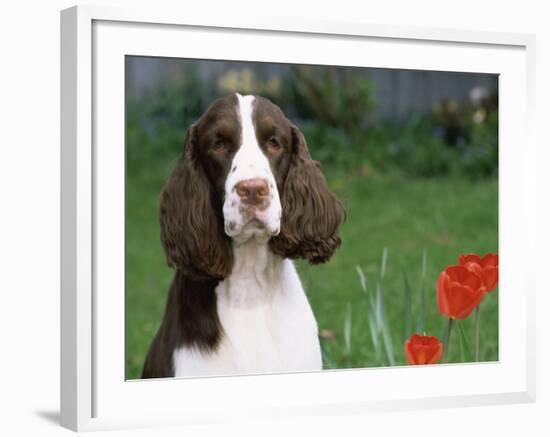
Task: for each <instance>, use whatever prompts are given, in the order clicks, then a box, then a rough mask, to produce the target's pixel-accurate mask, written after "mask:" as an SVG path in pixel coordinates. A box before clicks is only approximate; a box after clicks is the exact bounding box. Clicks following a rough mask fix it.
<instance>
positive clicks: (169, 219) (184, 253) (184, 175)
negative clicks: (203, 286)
mask: <svg viewBox="0 0 550 437" xmlns="http://www.w3.org/2000/svg"><path fill="white" fill-rule="evenodd" d="M196 148H197V127H196V125H193V126H191V127H190V128H189V130H188V131H187V134H186V137H185V145H184V149H183V152H182V154H181V156H180V158H179V159H178V162H177V164H176V167H175V169H174V170H173V172H172V174H171V176H170V178H169V179H168V181H167V183H166V185H165V187H164V189H163V190H162V193H161V195H160V230H161V241H162V245H163V247H164V251H165V253H166V261H167V263H168V265H169V266H170V267H173V268H176V269H178V270H180V271H182V272H183V273H185V274H186V275H187V276H189V277H192V278H195V279H204V278H212V277H214V278H220V279H221V278H225V277H226V276H227V275H228V274H229V273H230V271H231V268H232V265H233V251H232V248H231V240H230V239H229V237H227V236H226V234H225V232H224V227H223V216H222V207H221V205H214V202H215V199H214V196H213V193H212V187H211V185H210V182H209V181H208V178H207V177H206V174H205V173H204V169H203V167H202V165H201V163H200V162H199V159H198V153H197V150H196ZM218 202H219V201H218Z"/></svg>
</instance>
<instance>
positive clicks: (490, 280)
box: [458, 253, 498, 292]
mask: <svg viewBox="0 0 550 437" xmlns="http://www.w3.org/2000/svg"><path fill="white" fill-rule="evenodd" d="M458 262H459V263H460V265H463V266H464V267H466V268H467V269H468V270H470V271H471V272H474V273H475V274H477V275H478V276H479V277H480V278H481V281H482V282H483V285H484V286H485V290H486V291H487V292H490V291H493V290H494V289H495V287H496V286H497V283H498V255H497V254H496V253H488V254H487V255H485V256H484V257H483V258H482V257H480V256H479V255H476V254H475V253H470V254H468V255H460V256H459V257H458Z"/></svg>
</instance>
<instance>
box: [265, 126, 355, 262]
mask: <svg viewBox="0 0 550 437" xmlns="http://www.w3.org/2000/svg"><path fill="white" fill-rule="evenodd" d="M292 140H293V146H292V147H293V150H292V158H291V162H290V168H289V170H288V174H287V177H286V179H285V182H284V186H283V192H282V195H281V205H282V208H283V215H282V221H281V222H282V227H281V232H280V234H279V235H277V236H276V237H273V238H272V239H271V241H270V247H271V250H272V251H273V252H275V253H277V254H279V255H281V256H282V257H285V258H304V259H306V260H308V261H309V262H310V263H311V264H318V263H323V262H325V261H327V260H328V259H329V258H330V257H331V256H332V254H333V253H334V251H335V250H336V249H337V248H338V246H340V243H341V240H340V237H339V236H338V227H339V226H340V223H341V222H342V220H343V218H344V209H343V207H342V203H341V202H340V201H339V200H338V198H337V197H336V196H335V195H334V194H333V193H332V192H331V191H330V190H329V189H328V187H327V183H326V180H325V177H324V176H323V173H322V172H321V168H320V165H319V163H318V162H317V161H314V160H312V159H311V155H310V154H309V150H308V147H307V143H306V140H305V138H304V135H303V134H302V132H300V130H299V129H298V128H297V127H296V126H292Z"/></svg>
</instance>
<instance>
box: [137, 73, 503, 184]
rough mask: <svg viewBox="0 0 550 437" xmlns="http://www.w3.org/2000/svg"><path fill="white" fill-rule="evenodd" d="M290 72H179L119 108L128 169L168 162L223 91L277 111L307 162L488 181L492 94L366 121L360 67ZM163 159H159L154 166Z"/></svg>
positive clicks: (369, 114)
mask: <svg viewBox="0 0 550 437" xmlns="http://www.w3.org/2000/svg"><path fill="white" fill-rule="evenodd" d="M289 71H290V75H289V76H288V77H286V76H285V77H284V78H281V77H279V76H273V77H267V78H263V79H259V78H258V77H256V76H255V73H254V71H253V70H252V69H247V68H244V69H230V70H228V71H227V72H226V73H225V74H223V75H222V76H220V77H218V78H211V79H204V78H201V77H200V76H199V75H198V74H197V72H196V71H195V70H194V69H192V68H189V69H187V70H186V71H185V72H184V74H182V79H181V81H179V82H176V83H167V84H165V85H163V86H161V87H160V88H159V89H157V90H155V91H154V92H152V93H150V94H147V95H145V96H143V97H141V98H137V99H133V100H129V101H128V104H127V141H128V143H129V144H130V143H131V144H132V148H131V152H132V153H129V154H128V166H129V167H130V168H133V167H135V166H141V165H142V164H144V163H146V164H147V165H149V163H150V161H151V160H152V159H153V158H155V160H158V158H166V159H168V158H170V159H172V160H173V159H174V157H175V156H177V154H178V153H179V151H180V150H181V146H182V142H183V138H184V134H185V129H187V128H188V127H189V126H190V125H191V124H192V123H193V122H194V121H195V120H196V119H197V118H198V117H199V116H200V115H201V114H202V113H203V112H204V111H205V110H206V108H207V107H208V105H209V104H210V103H212V101H213V100H214V99H215V98H217V97H221V96H223V95H226V94H228V93H231V92H241V93H253V94H260V95H263V96H265V97H267V98H269V99H271V100H272V101H273V102H274V103H276V104H278V105H279V106H280V107H281V108H283V109H284V111H285V113H286V114H287V115H288V116H289V117H290V118H291V119H292V120H293V121H294V122H295V123H296V124H298V125H299V126H300V128H301V129H302V130H303V132H304V134H305V136H306V138H307V141H308V144H309V147H310V149H311V153H312V155H313V156H314V157H315V159H317V160H319V161H321V163H322V164H323V166H324V167H326V166H330V167H333V168H335V169H337V170H340V171H342V172H345V173H348V172H360V173H362V174H365V173H367V174H370V173H381V172H390V173H400V174H403V175H405V176H419V177H443V176H467V177H469V178H474V179H477V178H485V177H490V176H495V175H496V174H497V165H498V102H497V101H496V94H495V95H490V96H486V97H485V98H484V99H481V100H479V101H477V102H476V103H475V104H474V103H472V102H466V103H461V102H457V101H446V102H440V103H438V104H437V105H434V108H433V111H432V112H431V113H427V114H414V115H412V116H410V117H408V118H406V119H397V118H395V119H385V120H384V119H382V120H381V119H377V118H375V116H374V114H375V109H376V103H375V102H374V99H373V83H372V81H370V79H369V78H368V76H367V75H366V74H365V73H364V72H362V71H361V70H356V69H351V68H335V67H319V66H293V67H292V68H290V70H289ZM161 161H163V159H161Z"/></svg>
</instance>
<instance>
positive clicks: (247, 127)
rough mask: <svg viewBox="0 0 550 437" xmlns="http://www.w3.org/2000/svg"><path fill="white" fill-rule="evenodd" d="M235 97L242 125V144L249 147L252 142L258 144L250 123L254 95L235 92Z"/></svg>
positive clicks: (252, 125)
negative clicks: (242, 94)
mask: <svg viewBox="0 0 550 437" xmlns="http://www.w3.org/2000/svg"><path fill="white" fill-rule="evenodd" d="M237 99H238V101H239V115H240V118H241V127H242V134H241V135H242V146H244V147H246V146H247V145H248V146H249V147H250V146H251V145H253V144H255V145H256V146H258V141H257V139H256V131H255V129H254V124H253V123H252V111H253V104H254V96H241V95H240V94H237Z"/></svg>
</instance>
